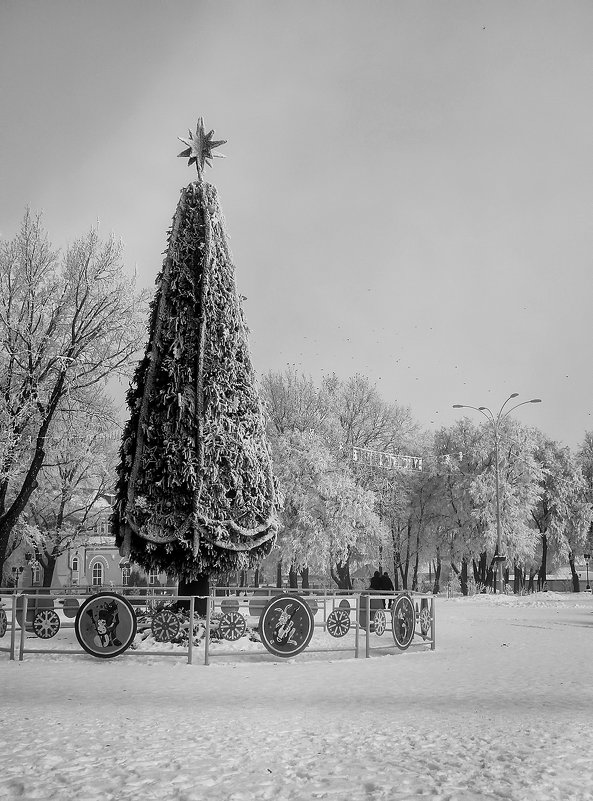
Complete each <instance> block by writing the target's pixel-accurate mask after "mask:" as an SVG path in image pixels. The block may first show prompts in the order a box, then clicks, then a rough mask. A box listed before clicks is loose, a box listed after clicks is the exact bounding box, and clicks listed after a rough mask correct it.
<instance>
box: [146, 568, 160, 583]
mask: <svg viewBox="0 0 593 801" xmlns="http://www.w3.org/2000/svg"><path fill="white" fill-rule="evenodd" d="M148 583H149V585H150V586H151V587H152V586H154V585H155V584H158V583H159V571H158V570H149V571H148Z"/></svg>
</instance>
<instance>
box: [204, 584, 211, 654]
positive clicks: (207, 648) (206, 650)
mask: <svg viewBox="0 0 593 801" xmlns="http://www.w3.org/2000/svg"><path fill="white" fill-rule="evenodd" d="M204 664H205V665H209V664H210V596H208V598H207V600H206V639H205V641H204Z"/></svg>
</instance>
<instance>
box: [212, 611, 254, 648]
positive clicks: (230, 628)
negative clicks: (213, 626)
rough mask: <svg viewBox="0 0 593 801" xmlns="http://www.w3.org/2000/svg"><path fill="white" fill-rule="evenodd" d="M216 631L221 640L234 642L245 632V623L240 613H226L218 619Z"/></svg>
mask: <svg viewBox="0 0 593 801" xmlns="http://www.w3.org/2000/svg"><path fill="white" fill-rule="evenodd" d="M218 631H219V632H220V636H221V637H222V638H223V640H229V641H230V642H235V640H238V639H240V638H241V637H242V636H243V635H244V634H245V632H246V631H247V623H246V622H245V618H244V617H243V615H242V614H241V613H240V612H227V613H226V614H224V615H223V616H222V617H221V618H220V623H219V624H218Z"/></svg>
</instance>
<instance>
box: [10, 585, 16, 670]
mask: <svg viewBox="0 0 593 801" xmlns="http://www.w3.org/2000/svg"><path fill="white" fill-rule="evenodd" d="M15 648H16V592H15V593H13V596H12V622H11V624H10V658H11V659H12V661H13V662H14V651H15Z"/></svg>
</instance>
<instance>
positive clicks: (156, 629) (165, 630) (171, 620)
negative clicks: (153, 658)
mask: <svg viewBox="0 0 593 801" xmlns="http://www.w3.org/2000/svg"><path fill="white" fill-rule="evenodd" d="M150 630H151V631H152V634H153V637H154V638H155V640H156V641H157V642H170V641H171V640H172V639H173V637H176V636H177V635H178V634H179V618H178V617H177V615H176V614H175V613H174V612H171V610H170V609H161V611H160V612H157V613H156V615H153V618H152V623H151V626H150Z"/></svg>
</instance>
